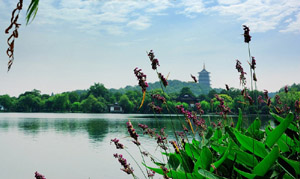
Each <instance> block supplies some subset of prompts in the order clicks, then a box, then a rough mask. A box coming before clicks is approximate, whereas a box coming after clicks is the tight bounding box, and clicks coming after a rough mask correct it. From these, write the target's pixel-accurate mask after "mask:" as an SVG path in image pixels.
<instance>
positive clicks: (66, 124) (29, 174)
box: [0, 113, 269, 179]
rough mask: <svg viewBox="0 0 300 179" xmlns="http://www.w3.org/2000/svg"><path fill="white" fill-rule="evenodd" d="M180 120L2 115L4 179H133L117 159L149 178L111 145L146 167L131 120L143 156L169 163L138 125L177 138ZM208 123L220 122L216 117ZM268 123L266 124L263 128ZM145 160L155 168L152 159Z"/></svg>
mask: <svg viewBox="0 0 300 179" xmlns="http://www.w3.org/2000/svg"><path fill="white" fill-rule="evenodd" d="M177 118H178V117H176V116H174V117H173V118H172V120H171V119H170V117H158V118H156V117H154V116H153V115H139V114H59V113H0V179H33V178H34V172H35V171H38V172H40V173H42V174H43V175H45V176H46V178H47V179H66V178H72V179H101V178H121V179H122V178H124V179H126V178H132V176H131V175H127V174H126V173H124V172H123V171H121V170H120V168H121V165H120V164H119V163H118V161H117V159H115V158H114V157H113V154H114V153H119V154H123V156H124V157H125V158H126V159H127V161H128V162H129V163H130V164H131V166H132V167H133V168H134V170H135V173H136V174H137V176H138V177H139V178H143V175H142V173H141V172H140V171H139V168H138V166H137V165H136V164H135V163H134V161H133V159H132V158H130V156H129V155H128V154H127V153H126V152H125V151H124V150H117V149H116V148H115V146H114V145H113V144H111V145H110V140H111V139H113V138H118V139H120V142H121V143H123V144H124V145H125V146H126V147H127V148H128V151H129V152H130V153H131V155H132V156H133V157H134V158H136V160H137V161H138V163H139V164H140V163H141V162H142V159H141V156H140V153H139V150H138V148H137V147H136V146H135V145H134V144H133V143H132V142H131V139H130V138H129V135H128V132H127V128H126V122H127V121H128V119H130V120H131V122H132V124H133V125H134V127H135V128H136V130H137V132H138V133H139V134H140V138H139V140H140V142H141V143H142V150H147V151H149V152H150V153H151V154H154V155H155V156H156V157H157V158H158V159H160V160H164V159H163V158H162V157H161V154H160V149H158V148H157V147H156V146H157V145H156V141H155V140H154V139H151V138H149V137H148V136H143V135H142V132H141V131H140V130H139V129H138V126H137V125H138V123H142V124H147V125H148V126H149V127H150V128H157V129H160V128H163V127H166V129H165V131H166V133H167V134H168V135H169V136H170V137H171V138H172V136H173V135H172V133H173V132H172V131H173V130H172V125H171V121H173V123H174V126H175V128H176V130H178V131H179V130H181V128H182V127H181V124H180V122H179V121H178V119H177ZM218 118H219V117H218ZM205 119H206V120H207V121H208V120H215V117H210V119H208V117H205ZM251 120H253V119H249V121H251ZM268 120H269V119H264V120H262V123H263V125H265V124H267V121H268ZM249 121H248V120H245V123H246V124H248V123H249ZM145 160H146V163H147V164H149V165H151V162H150V160H149V159H147V158H146V159H145ZM151 166H153V165H151ZM156 178H162V177H161V176H158V175H157V176H156Z"/></svg>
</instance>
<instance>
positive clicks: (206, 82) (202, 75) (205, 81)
mask: <svg viewBox="0 0 300 179" xmlns="http://www.w3.org/2000/svg"><path fill="white" fill-rule="evenodd" d="M198 74H199V79H198V81H199V84H200V86H201V88H202V89H203V90H204V93H208V92H209V90H210V89H211V87H210V76H209V74H210V72H208V71H206V69H205V64H203V70H202V71H201V72H199V73H198Z"/></svg>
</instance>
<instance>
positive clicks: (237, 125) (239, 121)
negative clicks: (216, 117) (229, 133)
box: [235, 108, 243, 131]
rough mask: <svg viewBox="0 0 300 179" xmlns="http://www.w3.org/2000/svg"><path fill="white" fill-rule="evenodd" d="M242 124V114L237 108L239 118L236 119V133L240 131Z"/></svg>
mask: <svg viewBox="0 0 300 179" xmlns="http://www.w3.org/2000/svg"><path fill="white" fill-rule="evenodd" d="M242 123H243V113H242V110H241V108H239V118H238V122H237V124H236V127H235V128H236V129H237V130H238V131H240V130H241V127H242Z"/></svg>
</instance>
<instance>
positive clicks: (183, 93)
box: [179, 87, 195, 98]
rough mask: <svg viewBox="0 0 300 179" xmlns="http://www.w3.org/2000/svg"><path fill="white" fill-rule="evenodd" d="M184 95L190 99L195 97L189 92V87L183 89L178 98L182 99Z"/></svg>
mask: <svg viewBox="0 0 300 179" xmlns="http://www.w3.org/2000/svg"><path fill="white" fill-rule="evenodd" d="M184 95H189V96H191V97H194V98H195V95H194V94H193V92H192V91H191V88H189V87H183V88H182V89H181V91H180V93H179V97H183V96H184Z"/></svg>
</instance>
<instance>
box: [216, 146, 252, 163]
mask: <svg viewBox="0 0 300 179" xmlns="http://www.w3.org/2000/svg"><path fill="white" fill-rule="evenodd" d="M211 147H212V148H213V149H214V150H215V151H216V152H218V153H220V154H221V155H222V154H223V153H224V152H225V151H226V149H227V147H225V146H221V145H219V144H211ZM228 159H230V160H232V161H234V160H235V161H236V162H237V163H239V164H243V165H247V166H249V167H254V166H256V165H257V164H258V161H257V159H256V158H253V155H251V154H249V153H247V152H244V151H242V150H241V149H239V148H238V146H237V145H236V146H233V147H232V149H231V150H230V151H229V155H228Z"/></svg>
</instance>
